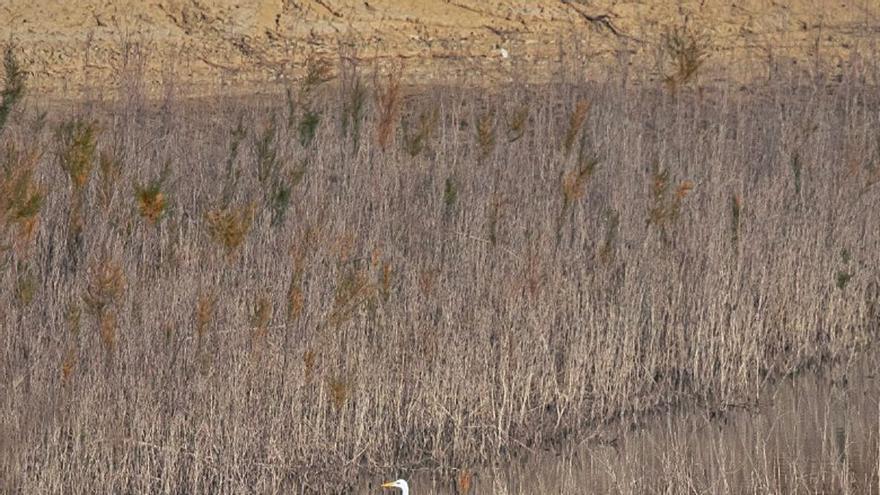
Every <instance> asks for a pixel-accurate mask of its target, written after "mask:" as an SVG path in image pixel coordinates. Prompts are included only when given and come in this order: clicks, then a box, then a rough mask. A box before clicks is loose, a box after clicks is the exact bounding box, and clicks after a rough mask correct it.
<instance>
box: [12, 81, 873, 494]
mask: <svg viewBox="0 0 880 495" xmlns="http://www.w3.org/2000/svg"><path fill="white" fill-rule="evenodd" d="M808 82H809V83H808V84H801V83H804V81H797V80H791V81H780V82H778V83H775V84H772V85H766V86H762V87H754V88H750V91H749V92H736V91H733V90H729V89H725V88H718V89H714V90H707V91H703V92H700V93H690V92H689V91H688V89H687V88H685V87H682V88H679V90H678V91H677V93H676V94H675V95H671V94H670V93H669V92H668V91H666V90H665V89H664V88H658V87H655V86H640V85H633V84H628V85H623V84H619V83H618V82H614V81H611V82H608V83H604V84H596V85H589V86H587V85H584V86H568V85H559V86H543V87H535V88H530V87H508V88H502V89H501V90H499V92H498V93H497V94H494V95H476V94H473V93H470V92H468V91H466V90H461V89H456V90H451V89H442V88H437V89H436V90H435V91H433V92H432V94H431V95H430V98H428V99H424V98H411V99H409V100H405V101H402V102H401V105H402V108H401V110H400V111H401V113H402V114H404V115H419V114H421V113H422V112H429V113H433V112H434V111H435V108H436V112H437V119H436V122H437V124H436V129H434V130H433V131H432V132H431V133H430V134H429V135H428V134H426V136H428V137H426V139H429V140H430V141H431V142H430V143H426V144H427V145H426V146H425V148H424V150H426V151H425V152H423V153H421V154H420V155H419V156H417V157H415V156H413V155H412V153H410V152H408V151H407V149H406V147H405V146H404V145H403V144H402V140H396V139H395V138H394V135H395V134H396V133H397V132H399V129H398V127H399V124H398V119H397V118H396V114H397V110H396V109H395V106H396V105H397V103H395V102H396V101H397V100H398V98H397V97H396V96H394V95H393V91H392V90H393V81H392V83H390V84H389V85H388V86H386V87H385V90H384V93H383V95H384V96H380V97H379V98H377V99H373V100H369V101H370V102H372V104H373V105H372V106H369V105H368V108H367V110H366V111H365V112H364V116H363V119H364V122H363V132H364V136H365V138H364V139H363V140H362V142H361V144H360V146H358V147H354V146H351V145H350V142H349V141H347V139H351V136H348V137H346V135H345V134H344V131H343V130H342V126H341V125H340V124H339V120H337V118H336V117H338V116H341V115H343V113H344V112H343V111H342V108H343V105H344V101H346V100H345V98H336V97H334V96H332V94H331V93H321V92H320V91H319V90H316V92H315V94H314V95H312V103H311V105H313V107H314V108H313V110H314V112H315V114H316V115H321V116H322V118H321V119H320V120H319V121H316V122H315V124H316V129H315V131H316V132H315V134H314V136H313V138H310V139H309V140H308V142H304V141H303V140H302V139H300V137H301V135H300V132H301V129H299V126H298V125H297V123H296V121H292V123H291V125H285V124H284V123H283V122H279V123H278V124H277V126H278V127H277V129H276V130H275V131H273V132H274V137H273V139H272V140H271V146H273V147H275V148H274V149H273V151H272V154H273V156H277V157H280V158H283V160H281V159H280V158H279V161H278V167H280V170H279V172H278V175H279V177H284V176H285V175H284V174H286V173H288V172H289V170H288V168H285V167H289V166H292V165H288V164H300V163H307V164H308V166H307V167H305V166H304V167H302V168H301V169H298V170H302V171H303V172H302V174H301V176H300V177H299V179H297V181H296V184H298V185H296V188H295V189H291V190H290V192H289V194H290V197H289V202H288V203H284V205H285V206H284V207H285V208H289V210H290V211H289V213H288V214H287V215H284V216H281V217H279V216H278V215H276V213H275V209H274V208H275V207H274V206H273V203H271V202H267V201H263V200H262V199H263V198H265V197H266V191H265V189H264V188H266V187H270V186H267V185H266V184H265V183H263V182H262V181H261V180H260V177H258V175H259V174H258V169H259V167H258V163H259V157H258V156H257V155H258V152H257V151H254V152H253V153H251V152H249V151H248V150H247V149H245V148H240V149H239V147H238V146H237V144H235V143H234V141H235V140H238V141H241V139H242V137H241V136H242V133H244V135H245V136H246V137H247V136H249V137H250V138H252V139H254V140H259V139H260V138H259V136H260V135H261V132H262V131H261V129H262V128H263V127H262V123H263V122H265V118H264V117H265V115H266V114H267V113H268V112H271V111H272V110H273V109H277V108H282V107H283V105H284V102H283V100H282V101H274V100H272V101H257V102H254V101H250V102H246V101H242V100H218V101H213V102H198V103H191V102H185V101H184V102H173V104H165V105H162V106H161V109H160V110H155V109H152V108H151V107H149V106H146V105H142V104H141V103H139V102H140V101H141V100H139V99H137V98H133V99H130V100H128V102H126V103H120V104H118V105H116V104H112V103H106V104H101V105H94V106H91V107H90V108H91V110H90V113H89V115H82V116H81V115H74V116H73V117H69V116H59V117H57V118H55V119H54V120H53V118H52V117H51V116H50V124H49V125H48V126H47V129H46V130H43V131H39V132H38V133H37V135H36V136H32V135H31V134H30V130H29V129H30V127H28V123H29V122H30V119H31V117H30V115H29V113H28V112H26V111H25V112H22V114H21V115H17V118H16V119H15V120H14V121H12V122H11V123H10V124H9V125H8V127H7V132H6V133H5V134H4V139H6V140H7V141H9V142H12V143H15V144H16V147H17V148H23V146H24V145H25V143H28V142H35V143H44V144H45V143H51V142H52V140H53V139H57V140H60V142H61V144H62V145H64V146H60V149H62V151H63V150H68V149H70V142H69V140H66V139H65V138H64V135H65V134H64V133H60V134H53V132H52V127H53V126H55V128H58V127H59V126H61V127H60V128H61V129H65V130H69V131H70V135H81V134H83V133H82V132H80V131H83V129H85V128H79V127H77V128H74V127H69V126H71V125H73V124H67V126H68V127H65V124H63V122H97V124H96V125H95V126H94V127H91V129H93V130H94V146H92V144H91V143H90V142H89V143H87V144H89V146H88V151H89V153H87V154H85V153H80V152H79V151H76V150H73V151H71V152H70V153H68V155H69V156H72V157H76V160H79V161H76V163H77V164H78V165H77V170H87V169H89V170H90V167H91V166H92V165H93V163H86V161H93V160H95V156H100V153H101V152H107V151H108V150H110V149H112V152H113V157H114V160H116V161H117V162H118V163H119V166H114V167H113V170H114V172H113V173H114V174H118V177H115V178H113V180H111V181H108V182H106V184H109V185H98V184H95V183H93V182H91V181H88V180H83V181H82V186H81V188H79V189H78V190H77V191H73V192H72V191H70V187H69V185H70V180H71V178H72V179H74V182H73V183H74V184H77V182H76V180H77V178H78V177H80V176H83V177H86V178H87V176H88V175H87V174H80V173H70V174H69V172H71V170H73V168H72V167H70V166H68V165H65V164H69V163H73V162H72V161H71V160H67V159H62V160H61V166H59V160H57V159H56V158H57V156H56V155H53V154H52V153H41V154H37V155H34V156H37V157H38V159H37V162H36V163H34V164H33V165H32V164H30V162H27V163H25V164H24V165H23V166H24V167H25V168H26V169H30V167H33V169H34V170H35V173H34V181H30V180H29V181H27V183H28V184H29V185H28V186H27V188H26V189H27V190H28V191H32V192H33V191H45V199H44V201H43V202H42V203H41V205H40V206H41V207H40V211H39V218H40V222H39V223H38V224H36V225H35V232H34V233H33V237H32V238H26V239H24V241H27V242H30V243H32V245H31V246H30V248H29V249H22V250H7V251H4V252H2V253H0V254H2V256H3V258H2V259H3V263H2V264H0V267H2V271H0V294H2V298H0V315H2V317H0V325H2V326H0V335H2V341H0V342H2V343H0V353H2V359H0V389H2V391H3V393H2V395H0V397H3V399H2V403H0V431H2V433H3V435H2V438H3V441H2V443H0V483H2V485H0V486H2V488H3V490H4V491H7V492H9V493H15V492H21V493H40V492H61V491H64V492H69V493H126V492H149V493H156V492H174V493H238V492H248V493H274V492H291V493H294V492H300V491H306V492H320V493H327V492H340V491H348V490H350V489H351V488H352V487H353V486H354V484H355V483H356V480H357V479H358V476H360V475H377V474H381V475H383V476H389V475H392V473H394V474H397V473H400V474H402V475H409V474H412V473H413V472H416V471H418V470H424V469H428V470H433V469H439V470H442V471H445V472H451V471H456V472H460V473H466V472H470V471H471V470H476V469H479V468H480V467H482V466H487V465H491V464H492V463H497V462H504V461H507V460H510V459H511V458H513V457H516V456H518V455H519V454H521V453H523V452H529V451H532V450H537V449H542V448H555V447H559V446H564V445H569V444H571V443H574V442H579V441H582V440H586V439H589V438H592V435H593V433H594V432H595V431H596V430H597V429H598V428H600V427H602V426H603V425H607V424H610V423H624V424H630V423H631V422H633V421H636V422H637V421H638V419H639V418H644V417H646V416H650V415H651V414H654V413H655V412H657V411H659V410H665V409H668V408H671V407H677V406H678V405H681V404H685V403H687V404H698V405H699V406H700V407H701V408H704V409H705V410H707V411H723V410H725V409H727V408H729V407H731V405H746V406H748V405H749V404H751V403H753V401H754V400H755V398H756V397H757V396H758V394H759V392H760V391H761V390H762V389H763V387H765V385H766V384H768V383H773V382H774V381H775V380H776V379H778V378H779V377H782V376H786V375H790V374H793V373H797V372H799V371H801V370H803V369H805V368H809V367H814V366H819V365H821V364H823V363H827V362H831V361H836V360H840V359H845V358H847V357H848V356H850V355H851V354H852V353H853V352H855V351H857V350H859V349H862V348H864V347H866V346H868V345H869V344H871V343H873V342H874V341H875V340H876V336H877V325H876V322H872V321H871V320H870V319H869V317H871V318H876V314H875V313H876V311H874V310H873V309H872V308H876V307H877V301H876V298H877V297H878V295H877V292H878V291H877V290H876V287H877V284H878V277H880V273H878V268H877V265H876V253H877V252H880V230H878V229H877V225H878V221H880V190H878V189H877V187H876V186H875V184H876V181H874V182H871V180H873V179H871V178H872V177H874V174H875V173H874V172H873V171H874V170H876V168H877V160H878V157H880V149H878V142H877V139H876V129H878V127H880V122H878V115H880V114H878V112H877V110H878V108H880V102H878V100H877V94H878V93H877V91H876V87H875V86H872V85H870V84H868V83H867V82H866V80H865V78H864V77H862V74H858V73H853V74H852V77H847V78H845V79H844V80H843V81H841V82H838V83H836V84H833V85H831V84H825V83H824V82H823V81H820V80H815V79H812V80H809V81H808ZM394 91H396V90H394ZM392 96H393V97H392ZM350 100H351V99H350V98H349V99H348V101H350ZM579 101H589V102H591V106H590V110H589V113H588V114H587V112H585V111H582V110H581V111H579V110H578V106H577V105H578V103H577V102H579ZM132 102H134V103H132ZM131 105H135V106H134V107H132V106H131ZM524 108H528V112H527V113H524V111H523V109H524ZM163 109H164V110H163ZM83 112H85V110H84V111H83ZM579 112H580V113H584V114H585V115H586V118H585V119H584V120H583V122H575V123H576V124H577V126H576V127H577V128H578V129H579V133H580V134H581V138H580V142H582V143H584V144H582V147H587V146H589V149H587V151H586V152H584V153H583V154H582V157H579V158H577V160H579V161H578V162H577V163H572V157H569V156H568V153H567V151H566V149H565V146H561V147H560V146H559V143H561V142H565V141H566V135H567V133H569V132H570V130H571V129H572V122H574V120H578V121H580V120H581V119H580V117H578V118H577V119H572V115H574V116H577V115H578V114H579ZM74 113H77V112H74ZM487 115H488V116H491V119H489V118H487V117H485V116H487ZM389 116H390V117H389ZM71 118H72V119H73V120H71ZM114 119H117V120H114ZM484 120H485V122H484ZM806 120H809V121H810V123H811V125H812V126H813V127H814V130H813V131H811V132H810V133H808V134H804V133H802V132H800V131H799V129H803V128H804V122H805V121H806ZM117 121H118V122H122V123H123V124H121V125H110V123H112V122H117ZM125 122H129V123H132V122H136V123H137V125H133V124H131V125H129V124H124V123H125ZM239 122H244V126H243V128H240V127H239V126H238V123H239ZM509 122H515V123H516V125H511V129H513V130H514V131H515V132H514V134H515V135H516V139H509V140H498V141H496V140H495V138H494V133H495V126H496V125H498V124H499V123H509ZM386 127H387V129H386ZM475 127H476V129H475ZM353 128H354V127H353V126H352V127H349V129H353ZM358 128H359V127H358ZM236 129H238V130H237V131H235V132H231V131H233V130H236ZM73 131H77V132H73ZM83 132H84V131H83ZM490 134H491V136H492V139H491V147H489V146H488V144H487V143H488V139H486V136H488V135H490ZM794 134H798V136H794ZM366 136H369V138H367V137H366ZM795 138H796V139H795ZM73 141H76V140H73ZM795 141H796V142H797V143H798V148H797V156H798V159H797V161H798V163H799V166H798V169H797V170H798V172H797V183H796V184H795V178H794V177H793V172H792V167H791V165H790V164H791V163H792V150H791V149H790V148H787V147H786V146H785V145H784V143H790V142H795ZM267 142H268V141H267ZM572 142H573V143H574V142H575V141H574V138H572ZM65 143H66V145H65ZM267 146H269V144H267ZM4 149H5V147H4ZM230 149H236V150H237V151H236V152H235V154H233V156H230V153H229V150H230ZM487 149H488V151H487ZM383 150H384V151H383ZM844 150H846V153H844ZM844 154H846V156H847V157H849V159H850V160H856V161H857V162H858V163H857V164H856V165H852V163H848V162H845V161H843V160H841V157H843V156H844ZM68 155H64V154H62V155H61V156H62V158H63V157H64V156H68ZM28 156H30V155H28ZM592 156H600V157H602V162H601V163H602V165H601V167H595V168H589V170H588V169H587V168H585V166H584V163H589V162H581V161H580V160H581V158H583V157H592ZM166 164H168V165H167V167H168V171H167V172H165V173H167V177H168V179H167V182H163V183H162V187H161V191H162V203H161V204H162V208H161V210H162V215H161V217H160V215H155V220H156V221H155V222H153V221H152V216H151V215H147V214H145V216H146V218H147V219H148V220H150V222H149V223H148V222H144V221H142V220H141V219H140V218H139V217H140V214H141V213H144V200H143V198H138V197H135V196H134V195H132V194H131V189H130V187H131V184H144V183H148V181H149V180H151V179H153V178H155V177H160V176H164V174H163V170H164V167H166ZM654 164H656V166H655V165H654ZM108 170H109V169H108ZM852 170H858V171H860V172H858V173H853V172H852ZM560 177H563V183H562V189H563V194H560ZM587 178H589V180H586V179H587ZM31 182H33V184H31ZM114 185H115V186H114ZM108 187H109V188H112V187H117V188H118V190H117V191H116V192H115V193H108V192H107V191H103V189H104V188H108ZM732 190H733V191H736V193H735V194H736V195H735V196H734V198H735V200H734V206H731V201H732V200H731V191H732ZM566 191H567V192H566ZM72 194H75V195H76V201H74V202H72V200H71V195H72ZM560 196H563V198H560ZM102 198H104V199H102ZM107 198H111V200H109V201H108V200H107ZM499 198H503V201H502V200H500V199H499ZM221 199H222V200H223V201H221ZM149 202H150V204H156V201H155V196H153V199H152V200H150V201H149ZM561 202H565V204H566V206H565V207H564V216H565V218H564V220H565V224H566V227H567V228H566V229H565V230H564V232H563V231H562V229H561V228H560V222H559V220H558V218H559V212H560V208H561V205H560V203H561ZM71 204H74V205H76V207H77V208H78V209H79V210H78V215H79V217H78V222H77V223H76V224H75V225H73V224H72V223H71V222H70V221H68V219H69V214H70V212H69V210H70V209H71ZM218 205H219V206H218ZM288 205H289V206H288ZM154 210H155V211H157V209H156V208H154V207H150V208H147V212H152V211H154ZM9 211H12V210H9ZM501 212H503V214H501ZM732 216H733V217H735V218H732ZM2 218H3V219H4V221H7V219H10V218H13V216H10V214H6V213H4V216H3V217H2ZM160 218H161V220H160ZM10 221H11V220H10ZM4 228H5V227H4ZM70 229H75V230H76V231H77V236H71V235H69V231H70ZM4 232H9V233H10V235H15V232H16V230H15V229H12V228H10V229H8V230H4ZM489 237H491V241H490V240H489ZM554 240H556V242H554ZM71 243H76V245H75V246H70V244H71ZM731 243H734V244H736V245H737V249H731ZM844 250H845V252H846V253H848V254H847V256H846V257H842V256H841V254H840V253H841V252H842V251H844ZM291 252H293V253H294V254H293V256H291V254H290V253H291ZM71 258H74V259H73V260H72V259H71ZM75 258H81V259H82V263H77V262H76V261H75ZM28 269H30V270H31V271H32V272H33V274H34V275H33V276H34V277H35V278H36V280H37V285H36V287H37V290H36V292H35V294H33V296H32V297H31V298H30V300H29V301H26V300H24V299H22V298H16V297H13V296H14V294H13V290H14V289H13V288H14V287H15V286H16V281H17V280H19V279H20V278H21V277H22V276H23V275H22V274H23V273H27V270H28ZM840 272H845V273H846V274H847V275H848V276H849V278H848V279H847V282H846V283H845V284H843V285H842V286H841V284H839V283H838V282H837V274H838V273H840ZM194 302H195V303H194ZM194 304H195V308H194ZM80 306H84V307H86V308H87V310H88V313H89V314H90V315H94V317H93V318H85V319H83V321H82V323H81V327H82V328H81V329H80V323H79V317H78V316H76V318H73V317H72V316H71V315H75V314H78V313H77V311H78V310H77V309H76V308H78V307H80ZM194 311H195V316H194ZM194 318H195V322H194ZM72 321H75V322H76V324H75V325H73V324H72V323H71V322H72ZM74 327H75V328H76V329H77V330H76V331H74V330H72V328H74ZM109 356H112V359H109ZM465 478H466V476H464V475H461V476H451V477H450V479H453V480H455V479H459V480H464V479H465ZM467 479H468V481H467V482H465V481H460V484H462V485H468V486H469V484H470V480H469V478H467ZM676 486H679V485H676Z"/></svg>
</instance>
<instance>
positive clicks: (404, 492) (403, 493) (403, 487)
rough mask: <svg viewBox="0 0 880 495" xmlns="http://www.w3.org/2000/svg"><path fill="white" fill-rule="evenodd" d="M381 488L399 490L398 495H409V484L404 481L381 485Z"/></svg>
mask: <svg viewBox="0 0 880 495" xmlns="http://www.w3.org/2000/svg"><path fill="white" fill-rule="evenodd" d="M382 488H399V489H400V495H409V484H408V483H407V482H406V480H397V481H389V482H388V483H382Z"/></svg>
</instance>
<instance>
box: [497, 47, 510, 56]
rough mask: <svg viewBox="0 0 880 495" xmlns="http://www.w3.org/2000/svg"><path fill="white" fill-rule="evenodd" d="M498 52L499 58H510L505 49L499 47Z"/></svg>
mask: <svg viewBox="0 0 880 495" xmlns="http://www.w3.org/2000/svg"><path fill="white" fill-rule="evenodd" d="M498 51H499V52H501V58H508V57H510V53H508V51H507V49H506V48H504V47H501V48H499V49H498Z"/></svg>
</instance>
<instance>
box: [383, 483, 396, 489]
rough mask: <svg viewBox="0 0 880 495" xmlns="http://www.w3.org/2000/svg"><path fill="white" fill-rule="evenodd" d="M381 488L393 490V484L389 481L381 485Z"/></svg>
mask: <svg viewBox="0 0 880 495" xmlns="http://www.w3.org/2000/svg"><path fill="white" fill-rule="evenodd" d="M382 488H394V482H393V481H389V482H388V483H382Z"/></svg>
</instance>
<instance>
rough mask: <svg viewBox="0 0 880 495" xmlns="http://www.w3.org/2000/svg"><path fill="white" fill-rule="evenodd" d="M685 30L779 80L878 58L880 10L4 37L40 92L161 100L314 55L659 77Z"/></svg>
mask: <svg viewBox="0 0 880 495" xmlns="http://www.w3.org/2000/svg"><path fill="white" fill-rule="evenodd" d="M684 22H687V23H688V24H689V25H690V26H692V28H693V29H695V30H697V31H699V32H701V33H703V34H704V35H705V36H706V39H707V40H709V41H710V43H711V45H710V46H711V54H710V57H709V59H708V63H707V64H706V68H705V71H704V72H703V77H704V78H705V79H712V78H717V77H736V78H751V77H756V76H757V77H766V76H767V75H768V74H771V75H772V73H773V71H775V70H784V69H786V68H787V67H789V66H798V65H799V64H800V66H803V67H815V65H816V63H817V61H819V63H821V64H822V66H823V67H825V68H830V69H834V68H835V67H838V66H839V65H840V63H841V62H842V61H846V60H850V59H852V58H853V57H854V56H855V55H856V54H858V55H859V56H863V57H864V56H866V54H867V56H871V55H872V54H873V53H874V52H873V50H874V46H875V44H876V43H875V42H876V41H877V39H878V37H880V2H877V1H876V0H856V1H850V0H841V1H834V2H832V1H824V0H787V1H781V0H780V1H772V0H740V1H736V2H731V1H720V0H702V1H672V0H655V1H642V2H619V1H602V0H596V1H587V0H580V1H576V0H570V1H562V0H555V1H543V2H539V1H526V0H495V1H478V0H248V1H245V0H38V1H22V0H0V38H2V39H3V40H9V39H12V40H14V42H15V43H16V44H18V45H19V49H20V51H21V53H22V54H23V55H22V57H23V59H24V60H25V62H26V64H27V66H28V67H29V69H30V71H31V72H32V80H31V86H32V88H33V90H34V91H37V92H44V93H51V94H55V95H67V96H75V95H79V94H82V91H83V89H84V88H89V87H90V88H92V89H94V88H101V87H105V86H106V85H107V84H112V83H113V82H114V80H115V79H116V78H117V74H118V73H120V71H122V70H123V69H124V71H125V72H126V73H127V74H130V75H131V74H134V75H138V74H143V78H142V80H143V81H145V82H146V83H147V87H148V88H150V89H152V90H159V89H160V88H161V87H162V86H163V81H170V80H174V81H176V84H177V86H178V87H180V88H185V89H183V90H184V91H190V92H202V93H204V92H211V91H216V90H218V89H219V88H227V90H228V88H232V89H234V90H241V91H248V90H253V89H258V88H267V87H273V86H276V87H277V85H278V84H279V82H281V83H283V82H284V81H286V80H289V79H291V78H293V77H296V75H297V74H298V73H299V72H300V69H301V67H302V62H303V60H304V58H305V57H307V56H308V55H309V54H316V53H317V54H325V55H326V56H328V57H336V56H338V55H339V54H343V55H344V56H346V57H350V58H351V59H354V60H359V61H361V62H362V63H363V64H364V65H367V66H371V65H372V62H373V61H377V62H378V63H380V65H383V66H387V65H389V64H391V63H396V62H403V63H404V64H405V66H406V74H407V75H408V76H407V77H408V78H409V79H410V80H411V81H412V82H420V83H427V82H432V81H435V82H465V83H482V82H487V81H488V82H493V81H498V80H504V79H510V78H511V77H525V78H528V79H532V80H540V79H547V78H551V77H555V76H557V75H558V74H559V72H558V71H559V63H558V62H559V60H565V66H566V67H567V70H569V71H571V72H576V73H577V74H584V75H586V76H587V77H599V75H601V74H602V73H604V72H605V71H606V70H607V68H608V67H609V66H610V64H611V65H613V64H621V63H624V64H627V65H632V66H633V67H634V68H635V70H637V71H638V72H639V73H642V74H653V75H654V76H656V75H657V74H658V73H659V71H658V70H657V68H656V63H655V61H656V59H657V56H656V53H657V50H656V47H657V44H658V40H659V39H660V36H661V33H663V32H664V30H665V29H667V27H668V26H674V25H681V24H682V23H684ZM498 47H503V48H504V49H505V50H507V52H508V53H509V55H510V56H509V58H506V59H504V58H502V57H501V56H500V50H498ZM771 61H772V63H771ZM137 77H138V78H140V76H137Z"/></svg>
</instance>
